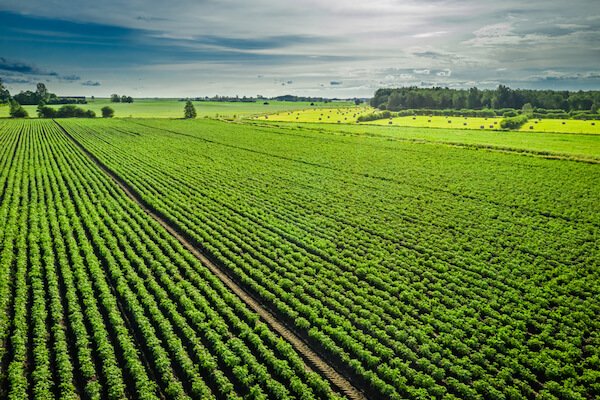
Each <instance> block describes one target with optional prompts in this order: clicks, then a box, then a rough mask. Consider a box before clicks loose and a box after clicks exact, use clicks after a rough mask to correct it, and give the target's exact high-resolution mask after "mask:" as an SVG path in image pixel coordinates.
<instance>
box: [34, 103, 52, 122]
mask: <svg viewBox="0 0 600 400" xmlns="http://www.w3.org/2000/svg"><path fill="white" fill-rule="evenodd" d="M37 114H38V117H39V118H54V117H56V110H55V109H54V108H52V107H48V106H47V105H45V104H44V102H43V101H42V102H40V104H39V105H38V107H37Z"/></svg>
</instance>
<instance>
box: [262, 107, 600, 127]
mask: <svg viewBox="0 0 600 400" xmlns="http://www.w3.org/2000/svg"><path fill="white" fill-rule="evenodd" d="M374 111H376V110H375V109H374V108H372V107H366V106H359V107H342V108H332V109H329V110H320V109H299V110H295V111H285V112H278V113H275V114H265V115H257V116H253V117H252V118H253V119H254V120H258V121H269V122H272V121H274V122H298V123H304V122H310V123H319V124H326V123H333V124H356V120H357V118H358V117H359V116H361V115H367V114H371V113H373V112H374ZM500 121H502V118H501V117H494V118H491V117H490V118H476V117H445V116H435V115H434V116H423V115H416V116H412V117H393V118H387V119H379V120H374V121H367V122H361V123H360V124H361V125H385V126H389V127H393V126H401V127H411V128H444V129H455V130H457V129H461V130H462V129H471V130H500V129H501V128H500ZM520 130H521V131H523V132H533V133H535V132H557V133H586V134H600V121H583V120H572V119H537V118H536V119H532V120H530V121H529V122H527V123H526V124H525V125H523V127H521V129H520Z"/></svg>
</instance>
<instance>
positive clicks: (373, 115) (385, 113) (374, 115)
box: [357, 110, 392, 122]
mask: <svg viewBox="0 0 600 400" xmlns="http://www.w3.org/2000/svg"><path fill="white" fill-rule="evenodd" d="M387 118H392V113H391V112H389V111H387V110H386V111H382V112H378V113H371V114H366V115H361V116H360V117H358V119H357V121H358V122H366V121H376V120H378V119H387Z"/></svg>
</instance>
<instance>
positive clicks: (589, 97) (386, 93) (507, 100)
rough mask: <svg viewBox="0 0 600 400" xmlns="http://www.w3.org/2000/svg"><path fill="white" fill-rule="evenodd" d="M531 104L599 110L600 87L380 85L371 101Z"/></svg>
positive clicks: (398, 106)
mask: <svg viewBox="0 0 600 400" xmlns="http://www.w3.org/2000/svg"><path fill="white" fill-rule="evenodd" d="M526 104H530V105H531V106H532V107H533V108H534V109H546V110H559V111H563V112H571V111H589V112H591V113H593V114H595V113H597V112H598V107H599V106H600V91H597V90H591V91H581V90H580V91H577V92H574V91H566V90H565V91H556V90H530V89H511V88H509V87H508V86H504V85H499V86H498V87H497V88H496V89H478V88H476V87H473V88H470V89H450V88H447V87H446V88H442V87H434V88H418V87H414V86H412V87H403V88H395V89H378V90H377V91H376V92H375V95H374V96H373V98H372V99H371V105H372V106H373V107H376V108H379V109H381V110H390V111H400V110H404V109H424V108H427V109H455V110H456V109H474V110H478V109H502V108H512V109H522V108H523V106H525V105H526Z"/></svg>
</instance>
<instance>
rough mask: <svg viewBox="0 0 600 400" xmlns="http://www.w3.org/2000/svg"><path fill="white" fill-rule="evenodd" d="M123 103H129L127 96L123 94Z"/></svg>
mask: <svg viewBox="0 0 600 400" xmlns="http://www.w3.org/2000/svg"><path fill="white" fill-rule="evenodd" d="M121 103H127V96H125V95H123V96H121Z"/></svg>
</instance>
